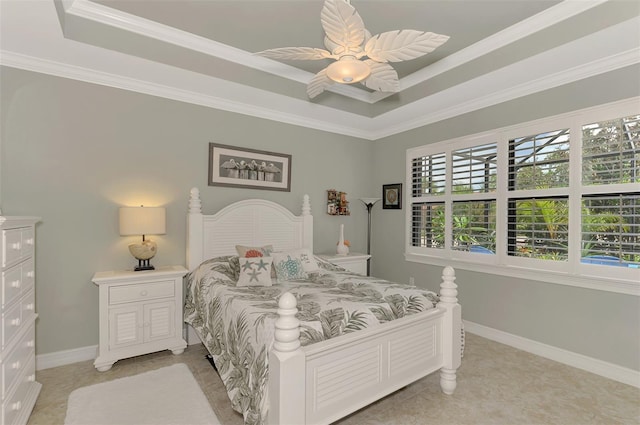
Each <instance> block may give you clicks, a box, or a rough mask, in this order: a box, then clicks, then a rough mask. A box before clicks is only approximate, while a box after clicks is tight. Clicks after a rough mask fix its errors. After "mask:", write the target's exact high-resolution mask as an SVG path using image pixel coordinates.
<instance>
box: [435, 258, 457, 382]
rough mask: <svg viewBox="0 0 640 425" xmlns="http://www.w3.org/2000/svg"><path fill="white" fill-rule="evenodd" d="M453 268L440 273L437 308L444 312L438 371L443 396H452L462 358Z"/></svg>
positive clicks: (448, 267) (446, 268) (447, 268)
mask: <svg viewBox="0 0 640 425" xmlns="http://www.w3.org/2000/svg"><path fill="white" fill-rule="evenodd" d="M455 280H456V276H455V272H454V270H453V267H450V266H447V267H445V268H444V270H443V272H442V283H441V284H440V302H439V303H438V307H439V308H442V309H444V310H446V312H445V316H444V322H443V326H442V335H443V337H442V340H443V344H442V355H443V360H444V362H443V365H442V369H440V388H442V392H443V393H445V394H449V395H450V394H453V392H454V391H455V389H456V370H457V369H458V367H459V366H460V360H461V357H462V352H461V348H462V347H461V345H462V333H461V332H462V313H461V310H460V304H458V298H457V296H458V290H457V289H456V288H457V287H458V285H456V284H455Z"/></svg>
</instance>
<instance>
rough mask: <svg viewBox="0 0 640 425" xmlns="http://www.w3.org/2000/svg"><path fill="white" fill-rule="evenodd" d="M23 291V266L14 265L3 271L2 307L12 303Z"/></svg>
mask: <svg viewBox="0 0 640 425" xmlns="http://www.w3.org/2000/svg"><path fill="white" fill-rule="evenodd" d="M21 291H22V267H21V266H20V265H17V266H14V267H12V268H10V269H8V270H5V271H3V272H2V308H3V309H4V307H5V306H7V305H9V304H11V302H12V301H13V300H15V299H16V298H18V297H19V296H20V292H21Z"/></svg>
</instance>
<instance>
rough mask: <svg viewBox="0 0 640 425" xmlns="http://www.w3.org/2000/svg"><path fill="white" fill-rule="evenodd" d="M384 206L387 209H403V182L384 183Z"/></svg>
mask: <svg viewBox="0 0 640 425" xmlns="http://www.w3.org/2000/svg"><path fill="white" fill-rule="evenodd" d="M382 208H383V209H385V210H401V209H402V183H393V184H384V185H382Z"/></svg>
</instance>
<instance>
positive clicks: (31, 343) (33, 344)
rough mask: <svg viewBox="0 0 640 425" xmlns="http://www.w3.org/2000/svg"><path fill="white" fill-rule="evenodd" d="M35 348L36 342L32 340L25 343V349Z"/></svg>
mask: <svg viewBox="0 0 640 425" xmlns="http://www.w3.org/2000/svg"><path fill="white" fill-rule="evenodd" d="M35 346H36V342H35V341H34V340H31V341H27V347H28V348H33V347H35Z"/></svg>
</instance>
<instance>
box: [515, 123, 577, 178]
mask: <svg viewBox="0 0 640 425" xmlns="http://www.w3.org/2000/svg"><path fill="white" fill-rule="evenodd" d="M568 165H569V130H568V129H564V130H556V131H549V132H545V133H540V134H536V135H533V136H527V137H519V138H516V139H513V140H510V141H509V182H508V184H509V189H511V190H521V189H542V188H549V187H566V186H568V185H569V166H568Z"/></svg>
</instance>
